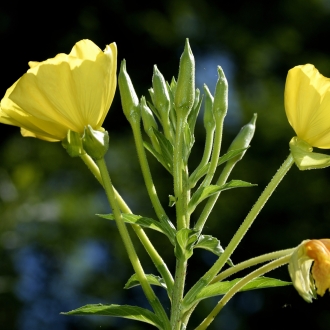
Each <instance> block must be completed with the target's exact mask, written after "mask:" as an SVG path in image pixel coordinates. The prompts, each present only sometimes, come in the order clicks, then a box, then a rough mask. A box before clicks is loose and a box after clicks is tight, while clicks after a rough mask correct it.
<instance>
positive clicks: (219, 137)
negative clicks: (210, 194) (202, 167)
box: [202, 113, 223, 187]
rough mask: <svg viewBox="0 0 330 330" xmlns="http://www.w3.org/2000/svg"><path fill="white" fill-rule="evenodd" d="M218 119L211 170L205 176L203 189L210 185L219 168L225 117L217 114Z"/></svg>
mask: <svg viewBox="0 0 330 330" xmlns="http://www.w3.org/2000/svg"><path fill="white" fill-rule="evenodd" d="M215 119H216V126H215V133H214V144H213V151H212V156H211V162H210V168H209V170H208V172H207V174H206V176H205V179H204V181H203V183H202V186H203V187H207V186H208V185H210V183H211V181H212V179H213V176H214V173H215V170H216V169H217V166H218V159H219V155H220V149H221V142H222V129H223V116H222V115H220V114H218V113H217V114H215Z"/></svg>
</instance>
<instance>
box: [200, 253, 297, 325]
mask: <svg viewBox="0 0 330 330" xmlns="http://www.w3.org/2000/svg"><path fill="white" fill-rule="evenodd" d="M290 258H291V254H290V255H287V256H284V257H282V258H280V259H277V260H274V261H272V262H270V263H268V264H267V265H264V266H262V267H260V268H258V269H256V270H255V271H253V272H252V273H250V274H249V275H247V276H245V277H243V278H242V279H241V280H240V281H239V282H237V283H236V284H235V285H234V286H233V287H232V288H231V289H230V290H229V291H228V292H227V293H226V294H225V295H224V296H223V298H222V299H221V300H220V301H219V302H218V304H217V305H216V306H215V307H214V309H213V310H212V311H211V313H210V314H209V315H208V316H207V317H206V318H205V319H204V320H203V322H202V323H201V324H200V325H199V326H198V327H197V328H195V330H204V329H206V328H207V327H208V326H209V325H210V324H211V323H212V321H213V320H214V318H215V317H216V316H217V314H218V313H219V312H220V311H221V309H222V308H223V307H224V306H225V305H226V304H227V302H228V301H229V300H230V299H231V298H232V297H233V296H234V295H235V294H236V293H237V292H238V291H239V290H241V289H242V288H243V287H244V286H245V285H246V284H248V283H249V282H251V281H252V280H253V279H255V278H257V277H259V276H261V275H263V274H265V273H267V272H269V271H271V270H273V269H275V268H278V267H280V266H283V265H285V264H287V263H288V262H289V261H290Z"/></svg>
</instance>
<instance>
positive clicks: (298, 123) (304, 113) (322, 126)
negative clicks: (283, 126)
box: [284, 64, 330, 149]
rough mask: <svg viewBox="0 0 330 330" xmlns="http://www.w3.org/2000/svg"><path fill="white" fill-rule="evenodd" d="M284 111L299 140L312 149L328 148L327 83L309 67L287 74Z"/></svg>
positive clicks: (329, 83) (329, 110)
mask: <svg viewBox="0 0 330 330" xmlns="http://www.w3.org/2000/svg"><path fill="white" fill-rule="evenodd" d="M284 103H285V111H286V115H287V117H288V120H289V123H290V125H291V126H292V127H293V129H294V130H295V132H296V134H297V136H298V138H300V139H302V140H304V141H305V142H307V143H308V144H309V145H311V146H312V147H318V148H323V149H328V148H330V79H329V78H326V77H324V76H322V75H321V74H320V73H319V71H318V70H317V69H316V68H315V67H314V66H313V65H312V64H306V65H299V66H296V67H294V68H293V69H291V70H289V72H288V76H287V79H286V84H285V93H284Z"/></svg>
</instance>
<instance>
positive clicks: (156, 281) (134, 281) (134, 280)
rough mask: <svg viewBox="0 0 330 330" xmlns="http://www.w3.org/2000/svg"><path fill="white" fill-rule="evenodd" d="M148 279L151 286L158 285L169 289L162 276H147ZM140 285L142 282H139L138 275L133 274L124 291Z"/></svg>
mask: <svg viewBox="0 0 330 330" xmlns="http://www.w3.org/2000/svg"><path fill="white" fill-rule="evenodd" d="M146 277H147V281H148V282H149V284H150V285H157V286H161V287H162V288H164V289H167V287H166V284H165V282H164V280H163V279H162V278H161V277H160V276H156V275H153V274H147V275H146ZM138 285H140V281H139V280H138V277H137V276H136V274H133V275H132V276H131V277H130V278H129V280H128V281H127V283H126V284H125V286H124V289H130V288H133V287H135V286H138Z"/></svg>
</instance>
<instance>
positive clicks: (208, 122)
mask: <svg viewBox="0 0 330 330" xmlns="http://www.w3.org/2000/svg"><path fill="white" fill-rule="evenodd" d="M204 92H205V108H204V127H205V129H206V130H214V129H215V119H214V115H213V111H212V108H213V100H214V98H213V96H212V94H211V93H210V90H209V89H208V87H207V86H206V84H204Z"/></svg>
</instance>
